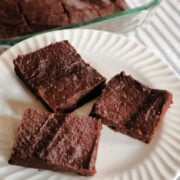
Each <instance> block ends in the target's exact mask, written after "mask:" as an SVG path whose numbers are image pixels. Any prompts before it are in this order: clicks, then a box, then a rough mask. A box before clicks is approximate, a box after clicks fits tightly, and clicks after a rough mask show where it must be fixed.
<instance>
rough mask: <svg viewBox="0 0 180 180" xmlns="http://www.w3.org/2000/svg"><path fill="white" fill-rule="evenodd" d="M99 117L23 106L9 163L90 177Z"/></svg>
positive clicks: (96, 142)
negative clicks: (59, 112)
mask: <svg viewBox="0 0 180 180" xmlns="http://www.w3.org/2000/svg"><path fill="white" fill-rule="evenodd" d="M101 126H102V124H101V120H98V119H95V118H92V117H90V116H87V117H83V116H76V115H73V114H66V115H64V114H55V113H48V112H45V111H41V110H33V109H27V110H26V111H25V113H24V115H23V118H22V121H21V124H20V126H19V128H18V130H17V134H16V138H15V143H14V147H13V151H12V154H11V156H10V160H9V163H10V164H13V165H20V166H25V167H31V168H38V169H49V170H55V171H62V172H74V173H77V174H81V175H85V176H90V175H94V173H95V172H96V169H95V162H96V156H97V148H98V142H99V136H100V131H101Z"/></svg>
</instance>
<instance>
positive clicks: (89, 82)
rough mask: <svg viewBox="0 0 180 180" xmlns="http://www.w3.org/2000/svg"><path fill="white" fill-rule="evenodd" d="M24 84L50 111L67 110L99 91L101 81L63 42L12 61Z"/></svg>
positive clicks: (103, 79) (73, 50) (102, 82)
mask: <svg viewBox="0 0 180 180" xmlns="http://www.w3.org/2000/svg"><path fill="white" fill-rule="evenodd" d="M14 65H15V71H16V73H17V75H18V76H19V77H20V78H21V79H22V80H23V81H24V83H25V84H26V85H27V86H28V87H29V88H30V89H31V90H32V92H33V93H34V94H35V95H36V96H38V97H39V98H40V99H41V100H42V101H43V102H44V103H45V104H46V105H47V106H48V107H49V109H50V110H52V111H53V112H56V111H60V112H69V111H72V110H73V109H75V108H76V107H78V106H80V105H82V104H83V103H85V102H87V101H89V100H90V99H92V98H94V97H95V96H97V95H98V93H100V90H101V88H102V86H103V84H104V82H105V78H104V77H102V76H101V75H100V74H99V73H98V72H97V71H96V70H95V69H94V68H92V67H91V66H90V65H89V64H87V63H85V62H84V61H83V60H82V58H81V57H80V55H79V54H78V53H77V52H76V50H75V49H74V48H73V47H72V46H71V45H70V44H69V43H68V42H67V41H62V42H59V43H55V44H51V45H49V46H47V47H45V48H42V49H40V50H37V51H35V52H32V53H30V54H27V55H23V56H18V57H17V58H16V59H15V60H14Z"/></svg>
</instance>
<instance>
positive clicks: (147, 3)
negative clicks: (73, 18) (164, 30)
mask: <svg viewBox="0 0 180 180" xmlns="http://www.w3.org/2000/svg"><path fill="white" fill-rule="evenodd" d="M125 1H126V3H127V5H128V9H127V10H124V11H121V12H116V13H113V14H111V15H108V16H104V17H100V18H96V19H92V20H89V21H86V22H81V23H76V24H70V25H66V26H63V27H56V28H51V29H47V30H45V31H41V32H37V33H32V34H28V35H23V36H18V37H15V38H9V39H0V44H5V45H14V44H15V43H18V42H20V41H22V40H24V39H26V38H29V37H32V36H34V35H37V34H40V33H43V32H49V31H53V30H60V29H66V28H77V27H78V28H88V29H98V30H104V31H109V32H114V33H125V32H129V31H131V30H133V29H135V28H136V27H139V26H141V25H142V24H143V23H144V22H146V21H147V20H148V19H149V17H150V15H151V14H152V12H153V11H152V10H154V9H155V7H156V6H157V5H158V4H159V3H160V1H161V0H125Z"/></svg>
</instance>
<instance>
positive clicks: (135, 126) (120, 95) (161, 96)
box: [91, 72, 172, 143]
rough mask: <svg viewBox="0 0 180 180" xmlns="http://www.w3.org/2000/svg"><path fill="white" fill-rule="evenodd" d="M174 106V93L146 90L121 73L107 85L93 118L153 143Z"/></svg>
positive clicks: (94, 109)
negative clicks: (170, 106)
mask: <svg viewBox="0 0 180 180" xmlns="http://www.w3.org/2000/svg"><path fill="white" fill-rule="evenodd" d="M171 103H172V95H171V93H170V92H168V91H166V90H158V89H151V88H149V87H146V86H145V85H143V84H141V83H140V82H138V81H137V80H135V79H134V78H132V77H131V76H128V75H126V74H125V72H121V73H120V74H118V75H116V76H114V77H113V78H112V79H111V80H110V81H109V82H108V83H107V86H106V88H105V89H104V90H103V91H102V93H101V95H100V97H99V98H98V100H97V102H96V103H95V104H94V106H93V109H92V112H91V115H92V116H95V117H98V118H101V119H102V120H103V123H104V124H106V125H107V126H109V127H110V128H111V129H113V130H115V131H119V132H121V133H124V134H126V135H129V136H131V137H132V138H135V139H138V140H141V141H143V142H145V143H149V142H150V141H151V138H152V136H153V134H154V132H155V130H156V128H157V127H158V125H159V124H160V121H161V119H162V118H163V116H164V114H165V112H166V111H167V109H168V107H169V105H170V104H171Z"/></svg>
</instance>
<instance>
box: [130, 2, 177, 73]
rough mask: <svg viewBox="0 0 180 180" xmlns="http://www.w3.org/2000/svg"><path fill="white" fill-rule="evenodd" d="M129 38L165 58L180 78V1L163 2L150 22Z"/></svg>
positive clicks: (132, 33)
mask: <svg viewBox="0 0 180 180" xmlns="http://www.w3.org/2000/svg"><path fill="white" fill-rule="evenodd" d="M127 36H129V38H130V39H133V40H136V41H138V42H139V43H141V44H143V45H144V46H146V47H148V48H150V49H151V50H152V51H153V52H154V53H155V54H157V55H159V56H160V57H161V58H164V59H165V60H166V61H167V62H168V64H169V65H171V66H172V68H173V69H174V70H175V71H176V73H177V74H178V75H179V76H180V0H162V2H161V4H160V5H159V6H158V7H157V9H156V12H155V14H154V15H153V16H152V18H151V20H150V22H149V23H148V24H146V25H144V26H143V27H142V28H138V29H137V30H136V31H135V32H131V33H128V34H127Z"/></svg>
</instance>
